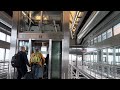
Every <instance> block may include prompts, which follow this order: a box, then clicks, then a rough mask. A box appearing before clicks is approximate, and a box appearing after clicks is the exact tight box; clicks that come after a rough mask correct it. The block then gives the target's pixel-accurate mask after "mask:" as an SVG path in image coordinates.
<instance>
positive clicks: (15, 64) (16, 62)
mask: <svg viewBox="0 0 120 90" xmlns="http://www.w3.org/2000/svg"><path fill="white" fill-rule="evenodd" d="M19 64H20V63H19V53H17V54H15V55H14V56H13V57H12V60H11V65H12V66H13V67H19Z"/></svg>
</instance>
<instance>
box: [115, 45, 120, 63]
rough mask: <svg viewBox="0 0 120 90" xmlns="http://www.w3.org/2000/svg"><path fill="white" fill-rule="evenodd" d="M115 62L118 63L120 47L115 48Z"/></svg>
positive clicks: (119, 61)
mask: <svg viewBox="0 0 120 90" xmlns="http://www.w3.org/2000/svg"><path fill="white" fill-rule="evenodd" d="M115 62H116V64H117V65H120V47H116V48H115Z"/></svg>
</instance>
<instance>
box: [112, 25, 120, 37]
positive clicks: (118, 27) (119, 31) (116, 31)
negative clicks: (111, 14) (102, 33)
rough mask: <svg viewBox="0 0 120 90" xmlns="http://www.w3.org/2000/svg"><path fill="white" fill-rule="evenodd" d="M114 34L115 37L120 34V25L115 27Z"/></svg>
mask: <svg viewBox="0 0 120 90" xmlns="http://www.w3.org/2000/svg"><path fill="white" fill-rule="evenodd" d="M113 32H114V35H117V34H119V33H120V23H119V24H117V25H115V26H114V27H113Z"/></svg>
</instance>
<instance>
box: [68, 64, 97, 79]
mask: <svg viewBox="0 0 120 90" xmlns="http://www.w3.org/2000/svg"><path fill="white" fill-rule="evenodd" d="M68 79H95V78H94V77H93V76H91V75H89V74H87V73H86V72H84V71H82V70H80V69H79V68H77V67H75V66H73V65H71V64H69V65H68Z"/></svg>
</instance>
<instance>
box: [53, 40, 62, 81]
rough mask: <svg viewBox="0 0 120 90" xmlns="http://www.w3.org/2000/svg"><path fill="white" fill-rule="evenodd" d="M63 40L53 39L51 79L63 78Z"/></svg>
mask: <svg viewBox="0 0 120 90" xmlns="http://www.w3.org/2000/svg"><path fill="white" fill-rule="evenodd" d="M61 53H62V42H61V41H52V53H51V54H52V55H51V79H60V78H61V58H62V56H61V55H62V54H61Z"/></svg>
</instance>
